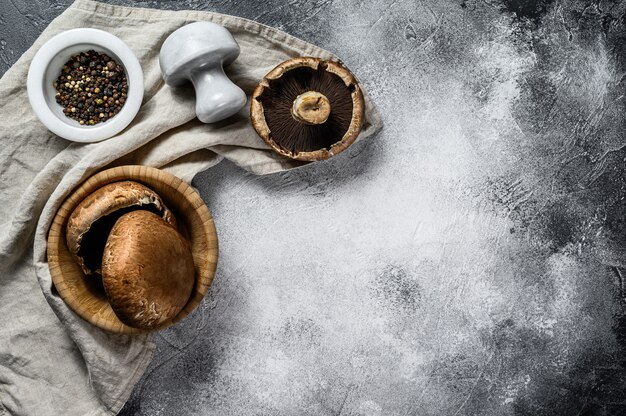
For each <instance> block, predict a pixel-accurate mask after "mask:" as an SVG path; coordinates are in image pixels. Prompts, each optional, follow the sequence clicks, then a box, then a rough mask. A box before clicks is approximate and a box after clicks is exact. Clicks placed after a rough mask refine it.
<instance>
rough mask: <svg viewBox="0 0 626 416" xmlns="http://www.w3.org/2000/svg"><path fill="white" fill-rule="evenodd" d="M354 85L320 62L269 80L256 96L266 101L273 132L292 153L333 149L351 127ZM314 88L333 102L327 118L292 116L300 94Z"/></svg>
mask: <svg viewBox="0 0 626 416" xmlns="http://www.w3.org/2000/svg"><path fill="white" fill-rule="evenodd" d="M354 88H355V86H354V85H350V86H347V85H346V84H345V83H344V81H343V80H342V79H341V78H340V77H339V76H337V75H335V74H333V73H331V72H328V71H326V67H325V65H324V64H320V65H319V66H318V68H317V70H316V69H313V68H310V67H300V68H296V69H292V70H290V71H287V72H285V73H284V74H283V76H281V77H280V78H277V79H273V80H270V81H269V88H266V89H265V90H264V91H263V93H262V95H261V96H260V97H258V98H257V99H258V100H259V101H260V102H261V104H262V105H263V113H264V115H265V120H266V123H267V126H268V128H269V130H270V136H271V138H272V140H273V141H274V142H275V143H276V144H277V145H278V146H280V147H281V148H283V149H285V150H288V151H290V152H293V153H297V152H312V151H315V150H320V149H324V148H325V149H330V147H331V146H332V145H333V144H335V143H337V142H339V141H340V140H341V139H342V138H343V136H344V135H345V134H346V132H347V131H348V129H349V128H350V123H351V121H352V107H353V102H352V92H353V91H354ZM311 91H313V92H316V93H318V94H319V95H322V96H324V97H325V98H326V99H327V100H328V103H329V106H330V111H329V114H328V118H327V119H326V120H325V122H322V123H321V124H309V123H307V122H306V121H299V120H297V119H296V118H295V117H294V116H293V109H294V104H295V103H296V101H297V100H298V97H300V96H301V95H303V94H305V93H308V92H311Z"/></svg>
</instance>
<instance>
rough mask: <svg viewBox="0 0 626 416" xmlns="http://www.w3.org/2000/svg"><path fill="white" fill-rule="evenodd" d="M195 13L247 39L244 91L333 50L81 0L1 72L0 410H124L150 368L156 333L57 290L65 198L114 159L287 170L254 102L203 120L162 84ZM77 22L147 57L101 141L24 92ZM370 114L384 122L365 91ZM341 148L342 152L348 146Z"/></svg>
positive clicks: (247, 25)
mask: <svg viewBox="0 0 626 416" xmlns="http://www.w3.org/2000/svg"><path fill="white" fill-rule="evenodd" d="M198 20H208V21H213V22H216V23H219V24H222V25H224V26H226V27H227V28H228V29H229V30H230V31H231V32H232V33H233V35H234V36H235V38H236V39H237V41H238V42H239V45H240V46H241V55H240V57H239V58H238V59H237V61H235V63H234V64H233V65H231V67H230V68H229V70H228V72H229V74H230V76H231V78H232V79H233V80H234V82H236V83H237V84H238V85H239V86H241V87H242V88H243V89H244V90H245V91H246V92H247V93H248V94H250V93H251V91H252V89H253V88H254V86H255V85H256V83H257V82H258V81H259V80H260V79H261V78H262V76H263V75H264V74H265V73H267V72H268V71H269V70H271V69H272V68H273V67H274V66H275V65H276V64H278V63H279V62H281V61H283V60H285V59H287V58H290V57H293V56H302V55H311V56H319V57H323V58H332V57H333V56H332V55H331V54H330V53H329V52H327V51H324V50H322V49H320V48H318V47H316V46H314V45H311V44H308V43H306V42H303V41H301V40H299V39H296V38H294V37H292V36H290V35H288V34H285V33H283V32H281V31H278V30H276V29H272V28H269V27H267V26H264V25H261V24H259V23H255V22H252V21H249V20H246V19H242V18H237V17H232V16H226V15H220V14H216V13H207V12H188V11H182V12H173V11H162V10H149V9H135V8H127V7H119V6H112V5H105V4H99V3H94V2H90V1H86V0H79V1H77V2H75V3H74V4H73V5H72V6H71V7H70V8H69V9H67V10H66V11H65V12H64V13H63V14H62V15H61V16H59V17H58V18H56V19H55V20H54V21H53V22H52V23H51V24H50V25H49V26H48V27H47V28H46V29H45V30H44V32H43V33H42V35H41V36H40V37H39V39H37V41H36V42H35V44H34V45H33V47H31V48H30V49H29V50H28V51H27V52H26V53H25V54H24V55H23V56H22V57H21V58H20V59H19V61H18V62H17V63H16V64H15V65H14V66H13V67H12V68H11V69H10V70H9V71H8V72H7V73H6V74H5V75H4V77H3V78H2V79H1V80H0V126H1V129H0V143H1V146H0V175H1V179H2V181H1V184H0V316H1V317H2V318H0V322H1V324H0V414H2V415H4V414H12V415H61V414H62V415H108V414H115V413H117V412H118V411H119V410H120V408H121V407H122V406H123V404H124V402H125V401H126V400H127V398H128V396H129V395H130V392H131V390H132V388H133V386H134V384H135V383H136V381H137V380H138V379H139V378H140V376H141V375H142V373H143V371H144V370H145V368H146V366H147V364H148V362H149V361H150V359H151V357H152V353H153V351H154V348H155V344H154V342H153V340H152V337H151V336H145V335H144V336H120V335H112V334H108V333H105V332H103V331H101V330H99V329H97V328H95V327H92V326H90V325H89V324H88V323H87V322H85V321H83V320H82V319H80V318H79V317H77V316H76V315H75V314H74V313H73V312H72V311H71V310H69V309H68V308H67V306H66V305H65V304H64V303H63V301H62V300H61V299H60V298H59V297H58V295H56V293H55V292H54V290H53V288H52V282H51V278H50V273H49V271H48V265H47V262H46V234H47V230H48V228H49V225H50V223H51V219H52V217H53V215H54V214H55V212H56V209H57V208H58V207H59V205H60V204H61V202H62V201H63V199H64V198H65V197H66V196H67V195H68V194H69V193H70V191H71V190H72V189H73V188H74V187H75V186H76V185H77V184H78V183H80V182H81V181H83V180H84V179H86V178H87V177H89V176H90V175H92V174H93V173H95V172H96V171H98V170H101V169H102V168H103V167H106V166H113V165H119V164H128V163H133V164H145V165H149V166H155V167H160V168H164V169H166V170H168V171H170V172H172V173H174V174H176V175H178V176H180V177H182V178H183V179H185V180H187V181H191V179H192V178H193V176H194V175H195V174H196V173H197V172H198V171H200V170H203V169H206V168H207V167H210V166H212V165H215V164H216V163H218V162H219V161H220V160H222V159H223V158H226V159H229V160H231V161H233V162H234V163H236V164H237V165H239V166H241V167H242V168H244V169H246V170H248V171H250V172H253V173H255V174H267V173H271V172H276V171H280V170H284V169H289V168H292V167H295V166H298V164H296V163H294V162H291V161H289V160H286V159H283V158H281V157H279V156H277V155H275V154H274V153H273V152H271V151H270V150H269V149H268V147H267V146H266V145H265V144H264V142H263V141H262V140H260V139H259V138H258V137H257V136H256V134H255V132H254V131H253V129H252V128H251V126H250V123H249V122H248V107H247V106H246V108H244V109H243V110H242V111H240V113H239V114H237V115H236V116H234V117H232V118H231V119H229V120H227V121H224V122H222V123H219V124H216V125H205V124H202V123H199V122H198V121H197V120H196V119H195V107H194V91H193V89H192V88H191V87H189V88H182V89H181V90H177V91H174V90H172V89H170V88H169V87H167V86H165V85H164V83H163V81H162V79H161V74H160V71H159V64H158V52H159V48H160V45H161V43H162V42H163V41H164V40H165V38H166V37H167V36H168V35H169V34H170V33H171V32H173V31H174V30H175V29H177V28H178V27H180V26H182V25H184V24H186V23H190V22H193V21H198ZM76 27H93V28H98V29H104V30H107V31H109V32H111V33H113V34H115V35H116V36H118V37H120V38H121V39H122V40H123V41H125V42H126V43H127V44H128V45H129V46H130V47H131V49H132V50H133V51H134V52H135V54H136V55H137V57H138V58H139V61H140V62H141V64H142V66H143V71H144V76H145V97H144V102H143V105H142V107H141V110H140V112H139V114H138V115H137V118H136V119H135V120H134V121H133V123H132V124H131V125H130V126H129V127H128V128H127V129H126V130H124V131H123V132H122V133H121V134H119V135H118V136H117V137H115V138H113V139H110V140H106V141H104V142H100V143H95V144H76V143H71V142H68V141H65V140H63V139H61V138H59V137H57V136H55V135H53V134H52V133H50V132H49V131H47V130H46V129H45V128H44V126H43V125H42V124H41V123H40V122H39V121H38V120H37V118H36V117H35V115H34V114H33V112H32V111H31V108H30V106H29V103H28V99H27V96H26V85H25V80H26V75H27V72H28V66H29V64H30V61H31V59H32V57H33V55H34V54H35V52H36V51H37V50H38V49H39V48H40V47H41V46H42V45H43V44H44V42H45V41H47V40H48V39H50V38H51V37H52V36H54V35H56V34H57V33H60V32H62V31H64V30H68V29H72V28H76ZM366 118H367V124H366V126H365V128H364V130H363V132H362V133H361V136H360V139H361V138H363V137H365V136H368V135H370V134H372V133H373V132H375V131H376V130H378V129H379V128H380V125H381V123H380V118H379V116H378V114H377V112H376V110H375V108H374V106H373V104H372V103H371V101H370V100H369V98H368V97H367V94H366ZM340 157H341V156H340Z"/></svg>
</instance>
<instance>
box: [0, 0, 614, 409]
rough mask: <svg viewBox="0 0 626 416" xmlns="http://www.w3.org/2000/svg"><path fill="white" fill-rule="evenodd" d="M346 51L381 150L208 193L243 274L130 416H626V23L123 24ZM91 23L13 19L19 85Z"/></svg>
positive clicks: (502, 19) (597, 4)
mask: <svg viewBox="0 0 626 416" xmlns="http://www.w3.org/2000/svg"><path fill="white" fill-rule="evenodd" d="M114 3H124V4H132V5H136V6H145V7H162V8H176V9H185V8H186V9H205V10H213V11H218V12H222V13H229V14H235V15H239V16H244V17H247V18H251V19H255V20H259V21H261V22H263V23H266V24H268V25H272V26H276V27H278V28H280V29H283V30H286V31H287V32H289V33H291V34H293V35H296V36H299V37H301V38H304V39H306V40H308V41H311V42H314V43H317V44H319V45H320V46H322V47H324V48H327V49H330V50H332V51H334V52H335V53H337V54H338V55H339V56H341V57H342V58H343V60H344V61H345V62H346V64H347V65H348V66H349V67H350V68H352V69H353V70H354V72H355V73H356V74H357V76H359V78H360V79H361V81H362V82H363V84H364V85H365V86H366V88H367V89H368V90H369V92H370V93H371V95H372V96H373V98H374V99H375V101H376V102H377V103H378V105H379V106H380V110H381V113H382V115H383V118H384V121H385V128H384V130H383V132H382V133H381V134H379V135H378V136H376V137H374V138H372V139H371V140H369V141H367V142H363V143H360V144H358V145H355V146H353V147H352V148H351V149H349V151H347V152H345V153H344V154H342V155H340V156H338V157H336V158H334V159H332V160H330V161H327V162H323V163H318V164H315V165H312V166H308V167H306V168H304V169H300V170H296V171H292V172H287V173H283V174H277V175H272V176H267V177H255V176H252V175H249V174H246V173H245V172H242V171H240V170H238V169H237V168H235V167H234V166H232V165H229V164H227V163H223V164H221V165H219V166H217V167H215V168H213V169H210V170H209V171H207V172H204V173H202V174H200V175H198V177H197V178H196V179H195V180H194V184H195V185H196V186H197V187H198V188H199V189H200V190H201V192H202V195H203V197H204V198H205V200H206V201H207V203H208V205H209V207H210V208H211V210H212V212H213V214H214V216H215V221H216V224H217V227H218V231H219V237H220V244H221V258H220V264H219V269H218V273H217V276H216V279H215V283H214V285H213V287H212V288H211V291H210V294H209V296H207V298H206V299H205V301H204V302H203V303H202V305H201V307H200V308H199V309H198V310H197V311H196V312H195V313H194V314H193V315H191V316H190V317H189V318H188V319H187V320H185V321H184V322H182V323H181V324H180V325H177V326H175V327H173V328H171V329H169V330H167V331H164V332H163V333H161V334H159V336H158V345H159V348H158V352H157V354H156V356H155V358H154V361H153V363H152V365H151V367H150V369H149V370H148V371H147V373H146V374H145V375H144V377H143V378H142V380H141V381H140V383H139V384H138V385H137V387H136V389H135V391H134V393H133V396H132V398H131V400H130V401H129V402H128V404H127V405H126V407H125V408H124V410H123V411H122V413H121V414H123V415H494V416H495V415H596V414H597V415H624V414H626V368H625V366H624V364H625V360H624V352H625V350H626V315H625V314H624V311H625V309H624V308H625V306H626V303H625V294H624V276H626V264H625V260H626V257H625V255H626V234H625V232H626V217H625V214H626V179H625V178H624V173H625V171H626V165H625V161H626V150H625V148H624V145H625V142H626V135H625V132H626V124H625V123H626V122H625V118H624V115H625V114H626V113H625V111H624V110H625V108H624V107H625V104H624V102H625V98H624V94H625V90H626V62H625V59H626V42H625V41H626V39H625V37H626V31H625V27H624V25H625V24H626V3H625V2H609V1H579V0H572V1H566V0H560V1H559V0H553V1H549V0H544V1H531V0H465V1H461V0H457V1H450V0H447V1H438V0H422V1H411V0H395V1H386V2H365V1H362V0H316V1H299V0H295V1H289V2H288V1H282V0H281V1H279V0H271V1H266V2H252V1H250V2H245V1H241V0H219V1H213V2H196V1H192V0H186V1H180V2H179V1H165V0H164V1H138V2H130V1H114ZM68 4H69V2H67V1H65V0H59V1H55V0H50V1H43V0H37V1H26V0H10V1H7V0H2V1H1V2H0V72H1V73H4V71H6V69H7V68H8V67H9V66H10V65H11V64H12V63H13V62H15V60H16V59H17V58H18V57H19V55H20V54H21V53H22V52H23V51H24V50H25V49H26V48H28V47H29V45H30V44H31V43H32V42H33V40H34V39H35V38H36V37H37V35H38V34H39V32H40V31H41V30H42V29H43V28H44V27H45V25H46V24H47V23H48V22H49V21H50V20H51V19H52V18H54V16H56V15H57V14H59V13H60V12H61V11H62V10H63V8H64V7H66V6H67V5H68Z"/></svg>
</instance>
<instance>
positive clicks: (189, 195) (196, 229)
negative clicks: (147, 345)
mask: <svg viewBox="0 0 626 416" xmlns="http://www.w3.org/2000/svg"><path fill="white" fill-rule="evenodd" d="M124 180H132V181H135V182H139V183H142V184H144V185H146V186H147V187H149V188H151V189H152V190H154V191H155V192H156V193H158V194H159V195H160V196H161V198H162V199H163V200H164V202H165V204H166V205H167V206H168V207H169V208H170V209H171V210H172V211H173V212H174V214H175V215H176V218H177V220H179V223H181V222H182V223H183V224H184V225H185V227H186V228H187V231H188V234H189V235H190V243H191V248H192V253H193V259H194V263H195V267H196V283H195V286H194V289H193V293H192V295H191V297H190V298H189V301H188V302H187V304H186V305H185V307H184V308H183V310H182V311H181V312H180V313H179V314H178V315H177V316H175V317H174V318H172V319H170V320H169V321H167V322H165V323H164V324H163V325H161V326H160V327H158V328H155V329H153V330H160V329H164V328H166V327H168V326H171V325H173V324H175V323H176V322H178V321H180V320H181V319H183V318H184V317H185V316H187V315H189V313H191V312H192V311H193V310H194V309H195V308H196V307H197V306H198V305H199V304H200V302H201V301H202V298H203V297H204V295H205V294H206V292H207V290H208V288H209V286H211V283H212V281H213V277H214V276H215V270H216V268H217V258H218V242H217V232H216V230H215V224H214V223H213V217H212V216H211V213H210V211H209V209H208V208H207V206H206V205H205V203H204V201H203V200H202V198H201V197H200V195H199V194H198V193H197V192H196V191H195V190H194V189H193V188H192V187H191V186H190V185H189V184H187V183H186V182H184V181H183V180H182V179H180V178H177V177H176V176H174V175H172V174H170V173H167V172H165V171H162V170H160V169H156V168H151V167H148V166H137V165H129V166H119V167H115V168H111V169H107V170H104V171H102V172H99V173H96V174H95V175H93V176H91V177H90V178H89V179H87V180H86V181H85V182H83V183H82V184H81V185H80V186H78V188H76V190H74V191H73V192H72V194H70V196H69V197H68V198H67V199H66V200H65V201H64V202H63V204H62V205H61V207H60V208H59V210H58V211H57V213H56V215H55V217H54V220H53V222H52V225H51V226H50V230H49V232H48V248H47V255H48V267H49V269H50V275H51V276H52V282H53V283H54V287H55V289H56V290H57V292H58V293H59V295H60V296H61V298H62V299H63V301H64V302H65V303H66V304H67V305H68V306H69V307H70V308H71V309H72V310H73V311H74V312H76V314H78V315H79V316H80V317H81V318H83V319H85V320H86V321H87V322H89V323H91V324H93V325H95V326H97V327H99V328H102V329H104V330H106V331H109V332H114V333H121V334H138V333H145V332H150V330H145V329H138V328H133V327H130V326H127V325H125V324H124V323H122V322H121V321H120V320H119V319H118V318H117V316H116V315H115V313H114V312H113V310H112V308H111V306H110V304H109V303H108V302H107V301H106V297H104V293H103V294H102V296H100V297H99V296H96V295H95V294H94V293H93V292H91V291H90V290H89V289H88V284H87V283H86V280H85V279H93V278H96V279H98V278H99V277H97V276H89V277H86V276H84V274H83V273H82V271H81V269H80V267H79V266H78V264H77V263H76V262H75V261H74V260H73V259H72V258H71V255H70V253H69V250H68V248H67V244H66V242H65V228H66V225H67V220H68V217H69V216H70V214H71V213H72V211H73V210H74V208H75V207H76V205H78V203H80V201H82V200H83V199H84V198H85V197H86V196H87V195H89V194H90V193H92V192H93V191H95V190H96V189H98V188H100V187H102V186H104V185H107V184H109V183H112V182H119V181H124ZM172 196H176V199H177V200H174V199H173V198H172ZM78 273H79V274H80V276H79V275H78Z"/></svg>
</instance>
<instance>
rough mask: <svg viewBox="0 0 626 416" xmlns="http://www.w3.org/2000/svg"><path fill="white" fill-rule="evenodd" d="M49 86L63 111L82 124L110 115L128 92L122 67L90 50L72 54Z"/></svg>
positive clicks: (92, 123)
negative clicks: (54, 91) (51, 87)
mask: <svg viewBox="0 0 626 416" xmlns="http://www.w3.org/2000/svg"><path fill="white" fill-rule="evenodd" d="M53 85H54V88H55V90H56V91H57V93H56V101H57V103H59V104H60V105H61V106H62V107H63V114H65V115H66V116H67V117H69V118H72V119H74V120H76V121H78V123H80V124H83V125H94V124H97V123H101V122H103V121H107V120H108V119H110V118H111V117H114V116H115V115H116V114H117V113H119V111H120V110H121V109H122V107H123V106H124V102H126V94H127V93H128V81H127V80H126V73H125V72H124V68H122V66H121V65H120V64H118V63H117V62H115V60H113V59H112V58H111V57H110V56H108V55H107V54H104V53H99V52H96V51H94V50H89V51H86V52H81V53H80V54H78V55H75V56H72V58H70V60H69V61H67V62H66V63H65V65H63V69H62V70H61V74H60V75H59V77H58V78H57V80H56V81H55V82H54V84H53Z"/></svg>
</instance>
